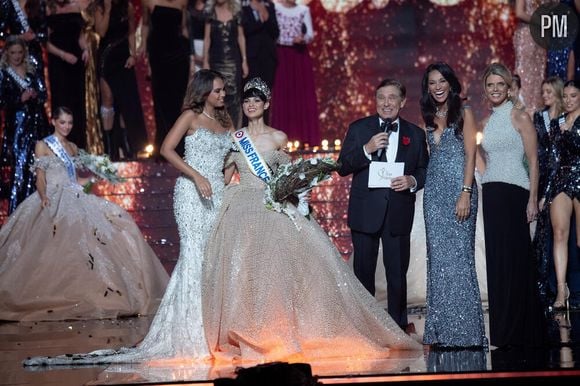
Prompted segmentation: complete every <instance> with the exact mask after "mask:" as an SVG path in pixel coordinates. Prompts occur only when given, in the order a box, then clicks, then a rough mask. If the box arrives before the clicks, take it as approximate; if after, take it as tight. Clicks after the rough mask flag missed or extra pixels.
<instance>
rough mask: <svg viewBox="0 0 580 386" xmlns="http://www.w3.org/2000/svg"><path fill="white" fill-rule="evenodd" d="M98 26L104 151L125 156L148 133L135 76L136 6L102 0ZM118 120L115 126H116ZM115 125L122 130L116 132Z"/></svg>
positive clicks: (118, 0) (140, 147)
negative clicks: (120, 152)
mask: <svg viewBox="0 0 580 386" xmlns="http://www.w3.org/2000/svg"><path fill="white" fill-rule="evenodd" d="M95 26H96V30H97V33H98V34H99V36H101V41H100V44H99V53H98V63H97V71H98V74H99V85H100V90H101V120H102V123H103V130H104V132H103V136H104V145H105V152H106V153H107V154H109V155H111V157H112V158H113V159H116V158H118V156H119V148H121V149H122V151H123V156H124V157H125V158H129V159H130V158H133V156H134V154H135V152H137V151H139V150H143V149H144V148H145V146H146V145H147V132H146V131H145V120H144V118H143V110H142V109H141V101H140V98H139V90H138V88H137V77H136V76H135V69H134V66H135V49H136V48H135V47H136V43H135V8H134V7H133V4H131V3H130V2H129V1H128V0H99V1H98V2H97V4H96V12H95ZM115 123H116V125H115ZM114 126H116V127H118V128H119V129H120V130H115V131H113V127H114Z"/></svg>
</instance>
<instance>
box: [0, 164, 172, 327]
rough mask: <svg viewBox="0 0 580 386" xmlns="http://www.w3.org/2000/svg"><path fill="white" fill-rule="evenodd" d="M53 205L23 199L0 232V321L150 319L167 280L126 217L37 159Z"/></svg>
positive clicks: (63, 172) (64, 171)
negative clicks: (44, 174) (131, 317)
mask: <svg viewBox="0 0 580 386" xmlns="http://www.w3.org/2000/svg"><path fill="white" fill-rule="evenodd" d="M34 166H35V168H37V169H43V170H45V173H46V180H47V188H46V193H47V197H48V199H49V201H50V206H48V207H46V208H44V209H43V208H42V207H41V200H40V196H39V194H38V193H37V192H36V193H33V194H32V195H31V196H29V197H28V198H27V199H26V200H24V201H23V202H22V203H21V204H20V205H19V206H18V208H17V209H16V211H15V212H14V213H13V214H12V216H10V218H9V220H8V222H7V223H6V224H5V225H4V226H3V227H2V229H1V230H0V319H2V320H14V321H40V320H67V319H80V320H83V319H102V318H116V317H118V316H130V315H136V314H144V315H149V314H153V313H154V312H155V311H156V310H157V307H158V306H159V302H160V300H161V297H162V296H163V293H164V291H165V286H166V285H167V281H168V279H169V277H168V275H167V272H166V271H165V269H164V268H163V266H162V265H161V263H160V262H159V260H158V259H157V256H156V255H155V252H153V250H152V249H151V247H150V246H149V245H148V244H147V242H146V241H145V239H144V238H143V235H142V234H141V231H140V230H139V228H138V227H137V225H136V224H135V222H134V221H133V219H132V218H131V215H129V214H128V213H127V212H125V211H124V210H123V209H122V208H120V207H119V206H117V205H115V204H113V203H111V202H109V201H107V200H104V199H102V198H99V197H97V196H94V195H91V194H85V193H84V192H83V189H82V187H81V186H80V185H78V184H76V183H73V182H71V180H70V177H69V175H68V174H67V169H66V168H65V164H64V162H63V161H61V160H60V158H57V157H56V156H44V157H40V158H39V159H38V160H37V161H36V163H35V165H34Z"/></svg>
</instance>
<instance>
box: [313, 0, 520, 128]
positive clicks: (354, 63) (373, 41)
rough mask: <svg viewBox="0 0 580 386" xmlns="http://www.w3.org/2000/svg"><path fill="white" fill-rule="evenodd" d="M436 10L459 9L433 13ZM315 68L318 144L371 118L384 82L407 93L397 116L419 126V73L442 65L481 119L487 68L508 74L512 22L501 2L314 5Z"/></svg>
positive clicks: (402, 0)
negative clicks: (503, 67) (494, 65)
mask: <svg viewBox="0 0 580 386" xmlns="http://www.w3.org/2000/svg"><path fill="white" fill-rule="evenodd" d="M436 3H449V4H451V3H458V4H457V5H454V6H440V5H437V4H436ZM309 6H310V8H311V11H312V17H313V20H314V26H315V27H314V28H315V31H316V36H315V39H314V42H313V43H312V47H311V53H312V56H313V59H314V61H315V74H316V82H317V83H316V86H317V96H318V102H319V110H320V120H321V128H322V131H323V132H322V136H323V137H326V138H342V137H343V136H344V133H345V131H346V127H347V125H348V123H349V122H351V121H353V120H355V119H357V118H359V117H361V116H364V115H367V114H371V113H373V110H374V102H373V98H372V93H373V91H374V87H375V86H376V84H378V83H379V82H380V80H381V79H383V78H386V77H395V78H398V79H400V80H401V81H402V82H403V83H404V84H405V85H406V87H407V96H408V101H407V106H406V107H405V109H404V111H403V115H405V117H406V118H407V119H409V120H411V121H414V122H416V123H420V120H421V118H420V111H419V96H420V84H421V77H422V72H423V69H424V68H425V67H426V66H427V65H428V64H429V63H431V62H433V61H438V60H442V61H446V62H447V63H449V64H450V65H451V66H452V67H453V68H454V69H455V70H456V72H457V73H458V75H459V77H460V80H461V81H462V83H463V85H464V89H465V95H466V96H468V97H469V98H470V102H469V103H470V105H472V107H474V109H475V112H476V115H477V116H478V117H483V115H484V113H485V108H486V107H485V105H484V103H483V100H482V97H481V95H482V90H481V86H480V80H479V79H480V76H481V74H482V72H483V69H484V68H485V66H486V65H487V64H488V63H490V62H491V61H501V62H504V63H505V64H507V65H508V66H509V67H512V66H513V63H514V53H513V44H512V35H513V31H514V29H515V19H514V16H513V12H512V11H511V8H510V6H509V4H507V2H506V1H501V0H496V1H494V0H467V1H460V2H458V1H441V0H440V1H435V0H433V1H431V2H429V1H425V0H373V1H341V0H313V1H312V2H310V4H309Z"/></svg>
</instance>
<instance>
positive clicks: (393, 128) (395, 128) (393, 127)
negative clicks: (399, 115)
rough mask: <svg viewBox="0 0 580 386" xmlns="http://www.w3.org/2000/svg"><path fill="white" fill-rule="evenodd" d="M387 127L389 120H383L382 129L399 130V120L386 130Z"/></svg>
mask: <svg viewBox="0 0 580 386" xmlns="http://www.w3.org/2000/svg"><path fill="white" fill-rule="evenodd" d="M386 127H387V122H384V121H383V122H381V131H393V132H397V130H399V124H398V123H397V122H393V123H391V124H390V125H389V127H388V129H387V130H385V128H386Z"/></svg>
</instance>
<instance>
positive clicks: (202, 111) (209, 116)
mask: <svg viewBox="0 0 580 386" xmlns="http://www.w3.org/2000/svg"><path fill="white" fill-rule="evenodd" d="M201 113H202V114H203V115H205V116H206V117H208V118H209V119H211V120H212V121H215V118H214V117H212V116H211V115H209V114H208V113H206V112H205V110H201Z"/></svg>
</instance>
